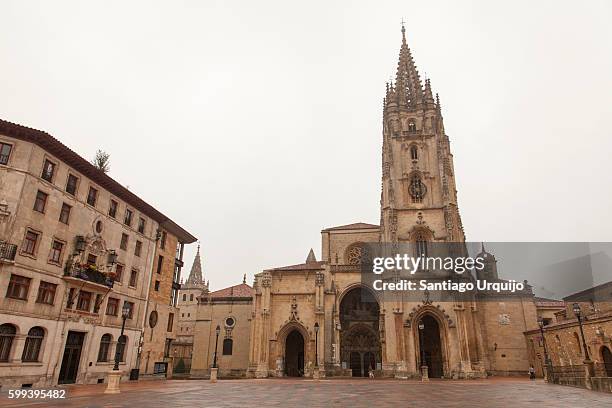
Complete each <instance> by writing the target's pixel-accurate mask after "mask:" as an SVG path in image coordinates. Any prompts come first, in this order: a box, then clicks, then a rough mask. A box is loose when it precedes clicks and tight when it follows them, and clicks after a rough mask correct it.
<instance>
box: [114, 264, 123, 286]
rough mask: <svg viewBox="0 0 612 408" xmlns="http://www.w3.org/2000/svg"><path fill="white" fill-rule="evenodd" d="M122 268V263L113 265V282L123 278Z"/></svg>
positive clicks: (119, 281)
mask: <svg viewBox="0 0 612 408" xmlns="http://www.w3.org/2000/svg"><path fill="white" fill-rule="evenodd" d="M123 269H124V266H123V265H121V264H117V265H115V282H118V283H121V280H122V279H123Z"/></svg>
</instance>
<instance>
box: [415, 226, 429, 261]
mask: <svg viewBox="0 0 612 408" xmlns="http://www.w3.org/2000/svg"><path fill="white" fill-rule="evenodd" d="M415 249H416V256H417V257H419V256H421V257H424V258H427V238H426V237H425V234H423V233H422V232H419V233H417V234H416V237H415Z"/></svg>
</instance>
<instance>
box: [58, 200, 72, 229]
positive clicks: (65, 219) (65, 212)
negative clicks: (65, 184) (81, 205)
mask: <svg viewBox="0 0 612 408" xmlns="http://www.w3.org/2000/svg"><path fill="white" fill-rule="evenodd" d="M70 210H72V207H71V206H69V205H68V204H66V203H62V209H61V210H60V216H59V220H60V222H62V223H64V224H66V225H68V223H69V222H70Z"/></svg>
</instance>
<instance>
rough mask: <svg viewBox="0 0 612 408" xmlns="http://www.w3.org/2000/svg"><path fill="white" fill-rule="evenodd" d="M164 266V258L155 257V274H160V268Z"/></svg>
mask: <svg viewBox="0 0 612 408" xmlns="http://www.w3.org/2000/svg"><path fill="white" fill-rule="evenodd" d="M163 266H164V257H163V256H161V255H159V256H158V257H157V273H159V274H161V273H162V267H163Z"/></svg>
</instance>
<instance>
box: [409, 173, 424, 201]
mask: <svg viewBox="0 0 612 408" xmlns="http://www.w3.org/2000/svg"><path fill="white" fill-rule="evenodd" d="M409 191H410V197H411V198H412V202H413V203H420V202H423V197H425V193H427V187H425V184H423V182H422V181H421V176H420V175H419V174H417V173H415V174H413V175H412V176H411V177H410V187H409Z"/></svg>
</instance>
